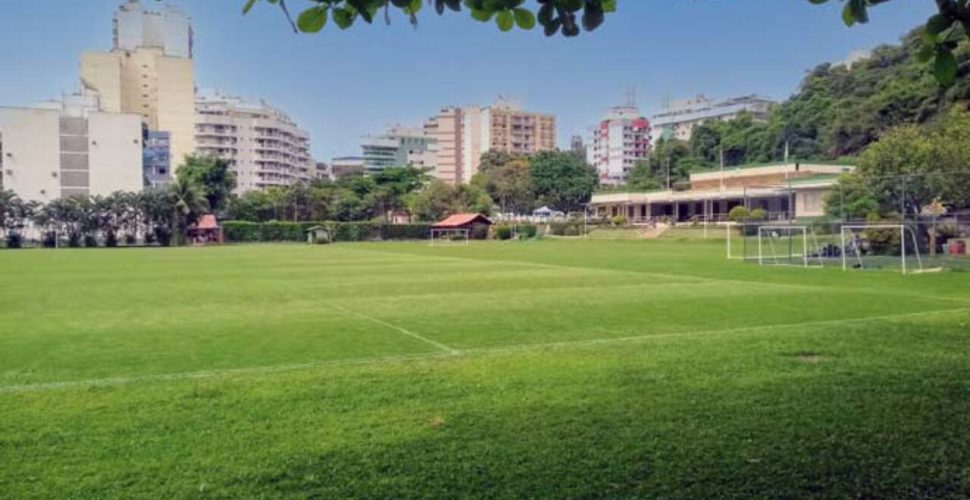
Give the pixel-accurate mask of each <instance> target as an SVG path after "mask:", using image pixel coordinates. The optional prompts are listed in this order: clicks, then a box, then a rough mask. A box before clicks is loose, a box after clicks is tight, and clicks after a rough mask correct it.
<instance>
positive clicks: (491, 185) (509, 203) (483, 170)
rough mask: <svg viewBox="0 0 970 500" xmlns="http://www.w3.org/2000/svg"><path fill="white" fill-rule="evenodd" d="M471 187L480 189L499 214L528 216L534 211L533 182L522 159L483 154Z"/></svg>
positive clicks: (490, 153) (502, 154)
mask: <svg viewBox="0 0 970 500" xmlns="http://www.w3.org/2000/svg"><path fill="white" fill-rule="evenodd" d="M472 185H475V186H478V187H480V188H482V189H484V190H485V192H486V193H488V195H489V196H490V197H491V199H493V200H495V201H496V202H497V203H498V206H499V210H500V211H501V212H502V213H509V212H512V213H528V212H531V211H532V210H533V209H534V208H535V206H534V205H535V182H533V180H532V171H531V169H530V166H529V161H528V159H526V158H523V157H517V156H513V155H509V154H506V153H494V152H489V153H485V154H484V155H482V162H481V164H480V165H479V170H478V173H477V174H475V177H473V178H472Z"/></svg>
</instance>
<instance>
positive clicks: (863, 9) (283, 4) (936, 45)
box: [243, 0, 970, 86]
mask: <svg viewBox="0 0 970 500" xmlns="http://www.w3.org/2000/svg"><path fill="white" fill-rule="evenodd" d="M259 1H260V0H245V3H244V4H243V13H244V14H245V13H248V12H249V11H250V10H251V9H252V8H253V6H254V5H255V4H256V3H258V2H259ZM808 1H809V2H810V3H812V4H816V5H820V4H826V3H829V2H830V1H831V0H808ZM839 1H840V2H842V3H843V4H844V7H843V9H842V21H843V22H844V23H845V24H846V25H847V26H850V27H851V26H853V25H855V24H857V23H858V24H864V23H867V22H869V9H870V8H871V7H874V6H877V5H880V4H884V3H887V2H889V1H891V0H839ZM934 1H935V2H936V6H937V10H938V13H937V14H935V15H933V16H931V17H930V18H929V20H927V21H926V24H925V25H924V27H923V28H922V29H921V38H922V48H921V49H920V60H921V61H923V62H924V63H927V62H929V61H932V62H933V64H932V70H933V73H934V75H935V77H936V79H937V81H938V82H940V83H941V84H943V85H946V86H950V85H953V83H954V82H956V81H957V78H958V76H959V62H958V61H957V58H956V56H955V53H954V52H955V50H956V48H957V45H958V43H959V42H960V41H963V40H966V39H967V38H968V36H970V3H968V2H966V1H964V0H934ZM266 2H267V3H270V4H276V5H277V6H278V7H280V9H281V10H282V12H283V14H284V15H285V17H286V19H287V20H289V22H290V25H291V26H292V27H293V30H294V31H295V32H304V33H317V32H319V31H321V30H322V29H323V28H324V27H325V26H326V24H327V21H328V20H329V19H333V22H334V24H336V25H337V27H339V28H340V29H347V28H350V27H351V26H353V25H354V22H355V21H356V20H357V19H358V18H360V19H362V20H364V22H366V23H368V24H370V23H372V22H373V21H374V19H375V17H376V16H377V14H378V13H379V12H381V11H383V13H384V19H385V21H386V22H387V23H390V19H391V17H390V10H391V8H395V9H397V10H400V11H401V12H402V13H403V14H404V15H405V16H407V17H408V19H409V20H410V22H411V24H412V25H416V24H417V22H418V18H417V15H418V13H419V12H420V11H421V8H422V5H423V2H422V1H421V0H305V1H304V2H303V4H304V5H306V3H309V4H310V5H309V6H308V7H305V9H303V10H302V11H301V12H300V14H299V16H298V17H297V19H296V20H295V21H294V20H293V18H292V16H291V15H290V9H289V7H288V4H287V0H266ZM428 3H429V4H433V5H434V7H435V10H436V12H437V13H438V14H439V15H441V14H444V12H445V11H446V10H451V11H455V12H459V11H461V10H462V6H463V5H464V7H466V8H468V10H469V12H470V14H471V17H472V19H475V20H477V21H481V22H490V21H492V20H493V19H494V21H495V24H496V25H497V26H498V28H499V29H500V30H501V31H503V32H504V31H510V30H512V29H513V28H515V27H516V26H518V27H519V28H520V29H524V30H531V29H533V28H534V27H535V25H536V23H537V22H538V24H539V25H541V26H542V28H543V32H544V33H545V35H546V36H553V35H555V34H557V33H562V34H563V35H564V36H567V37H573V36H577V35H579V34H580V27H582V28H583V29H585V30H586V31H593V30H595V29H596V28H598V27H599V26H600V25H602V24H603V22H604V20H605V18H606V14H608V13H613V12H615V11H616V8H617V3H618V0H537V3H538V5H539V7H538V8H534V9H530V8H528V7H526V6H525V4H526V2H525V0H463V1H462V0H428ZM577 21H579V22H577Z"/></svg>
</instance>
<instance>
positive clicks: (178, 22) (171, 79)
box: [81, 0, 195, 171]
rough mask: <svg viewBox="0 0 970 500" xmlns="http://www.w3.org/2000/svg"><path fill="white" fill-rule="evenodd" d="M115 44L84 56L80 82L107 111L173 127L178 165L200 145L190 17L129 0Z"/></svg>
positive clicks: (156, 127)
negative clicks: (154, 8)
mask: <svg viewBox="0 0 970 500" xmlns="http://www.w3.org/2000/svg"><path fill="white" fill-rule="evenodd" d="M114 33H115V36H114V47H113V49H112V50H111V51H110V52H86V53H84V54H82V56H81V83H82V85H83V86H84V88H85V90H86V91H87V92H90V93H94V94H96V95H97V96H98V97H99V99H100V102H101V109H102V111H106V112H109V113H128V114H136V115H139V116H141V117H142V120H143V121H144V123H145V125H147V126H148V128H149V130H152V131H158V132H168V133H169V136H170V141H171V146H170V147H171V155H170V156H171V159H172V163H173V165H172V166H171V167H172V168H171V169H172V170H173V171H174V170H175V168H176V167H177V166H178V165H179V164H180V163H181V162H182V159H183V158H184V157H185V156H186V155H190V154H192V153H193V152H194V151H195V134H194V124H195V65H194V62H193V61H192V59H191V55H192V36H193V34H192V28H191V23H190V22H189V19H188V17H186V16H185V15H184V14H181V13H179V12H178V11H176V10H173V9H170V8H169V9H166V10H165V11H163V12H156V11H150V10H146V9H144V8H142V7H141V4H140V3H139V2H138V1H135V0H133V1H129V2H128V3H126V4H124V5H122V6H121V7H120V8H119V9H118V11H117V12H116V13H115V20H114Z"/></svg>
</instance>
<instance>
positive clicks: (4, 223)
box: [0, 191, 38, 248]
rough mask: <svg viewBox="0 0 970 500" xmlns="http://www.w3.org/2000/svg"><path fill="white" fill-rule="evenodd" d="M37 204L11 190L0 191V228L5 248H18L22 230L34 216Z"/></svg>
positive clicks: (20, 242)
mask: <svg viewBox="0 0 970 500" xmlns="http://www.w3.org/2000/svg"><path fill="white" fill-rule="evenodd" d="M37 209H38V204H37V203H36V202H33V201H24V200H23V199H21V198H20V197H19V196H17V195H16V194H14V192H13V191H0V229H2V230H3V235H4V239H5V240H6V243H7V248H19V247H20V246H21V244H22V241H23V230H24V228H25V227H26V225H27V223H28V222H29V221H30V220H31V219H32V218H33V217H34V215H35V212H36V211H37Z"/></svg>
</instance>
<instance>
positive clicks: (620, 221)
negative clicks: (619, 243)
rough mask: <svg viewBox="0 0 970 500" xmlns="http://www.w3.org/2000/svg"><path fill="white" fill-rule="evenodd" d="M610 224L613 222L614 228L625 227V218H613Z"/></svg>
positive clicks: (619, 216)
mask: <svg viewBox="0 0 970 500" xmlns="http://www.w3.org/2000/svg"><path fill="white" fill-rule="evenodd" d="M612 222H613V225H614V226H625V225H626V216H625V215H617V216H614V217H613V219H612Z"/></svg>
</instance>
